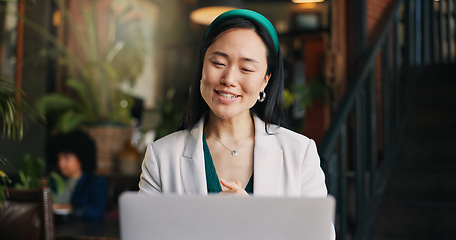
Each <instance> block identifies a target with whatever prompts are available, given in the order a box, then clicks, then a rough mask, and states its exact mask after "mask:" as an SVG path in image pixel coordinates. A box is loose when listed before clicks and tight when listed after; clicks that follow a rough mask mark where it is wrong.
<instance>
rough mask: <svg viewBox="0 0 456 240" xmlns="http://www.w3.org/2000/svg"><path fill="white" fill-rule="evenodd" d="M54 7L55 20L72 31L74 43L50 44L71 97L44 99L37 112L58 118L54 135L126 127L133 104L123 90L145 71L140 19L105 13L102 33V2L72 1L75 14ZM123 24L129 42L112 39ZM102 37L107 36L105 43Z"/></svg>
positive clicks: (60, 95) (61, 95)
mask: <svg viewBox="0 0 456 240" xmlns="http://www.w3.org/2000/svg"><path fill="white" fill-rule="evenodd" d="M56 4H57V6H58V13H60V14H57V16H62V20H64V22H65V23H66V25H67V26H68V36H67V38H68V39H70V40H71V43H63V42H62V41H61V40H59V39H55V38H54V39H52V40H53V42H54V43H56V46H57V48H58V49H59V50H60V53H61V55H60V56H59V62H60V63H61V64H62V65H64V66H65V67H66V69H67V71H65V75H66V76H64V78H65V79H66V80H65V82H66V86H67V90H68V91H67V92H60V93H51V94H49V95H46V96H44V97H43V98H42V99H41V100H40V101H39V103H38V105H37V106H38V109H39V111H40V112H41V113H43V114H45V115H47V116H53V117H54V118H55V119H54V120H55V122H54V123H55V124H54V130H55V131H59V132H68V131H71V130H73V129H75V128H77V127H80V126H81V125H93V124H100V123H115V124H128V123H129V121H130V120H131V115H130V108H131V107H132V102H131V99H130V98H128V97H127V96H126V95H125V94H123V93H122V92H121V91H119V86H120V84H122V83H124V82H128V83H129V84H131V85H133V84H134V83H135V80H136V78H137V77H138V76H139V74H140V73H141V72H142V67H143V65H144V53H145V49H144V46H145V45H144V42H143V41H144V38H143V36H142V34H141V31H140V29H137V24H135V21H137V19H134V18H133V19H126V18H125V17H124V15H126V14H131V13H130V12H129V9H120V10H119V9H117V10H116V11H114V10H113V11H107V12H106V14H108V16H109V17H108V19H104V20H105V21H106V22H107V25H106V26H104V27H105V31H104V32H103V31H101V29H100V28H101V27H100V24H99V21H98V20H99V12H100V9H99V1H82V0H78V1H72V3H70V4H71V5H70V7H71V8H69V7H68V6H66V5H65V4H63V3H62V2H61V1H56ZM75 14H76V15H78V14H79V16H78V17H75V16H74V15H75ZM80 18H81V19H82V20H80V21H78V20H77V19H80ZM119 22H122V25H123V26H124V28H125V29H127V31H128V34H125V35H128V37H126V36H123V37H112V36H113V35H115V30H113V29H115V25H116V24H118V23H119ZM62 25H63V24H62ZM100 32H103V33H104V34H105V35H107V37H104V38H103V39H104V40H101V39H102V38H101V36H100ZM69 44H71V46H69Z"/></svg>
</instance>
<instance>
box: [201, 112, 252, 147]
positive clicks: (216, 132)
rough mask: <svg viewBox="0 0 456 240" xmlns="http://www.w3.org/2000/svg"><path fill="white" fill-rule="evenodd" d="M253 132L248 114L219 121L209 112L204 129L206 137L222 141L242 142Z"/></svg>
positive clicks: (219, 119)
mask: <svg viewBox="0 0 456 240" xmlns="http://www.w3.org/2000/svg"><path fill="white" fill-rule="evenodd" d="M253 131H255V126H254V122H253V118H252V116H250V113H248V114H243V115H241V116H236V117H234V118H230V119H221V118H219V117H217V116H216V115H215V114H214V113H212V112H211V113H210V114H209V119H208V121H207V123H206V125H205V127H204V132H205V134H206V137H208V136H214V137H216V138H218V139H220V140H222V141H223V140H230V141H239V140H243V139H245V138H246V137H248V136H250V135H251V134H252V132H253Z"/></svg>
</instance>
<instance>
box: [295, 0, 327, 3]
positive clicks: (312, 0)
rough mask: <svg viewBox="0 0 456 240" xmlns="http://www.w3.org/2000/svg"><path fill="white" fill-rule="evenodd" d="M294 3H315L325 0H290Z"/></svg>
mask: <svg viewBox="0 0 456 240" xmlns="http://www.w3.org/2000/svg"><path fill="white" fill-rule="evenodd" d="M291 1H292V2H294V3H317V2H324V1H325V0H291Z"/></svg>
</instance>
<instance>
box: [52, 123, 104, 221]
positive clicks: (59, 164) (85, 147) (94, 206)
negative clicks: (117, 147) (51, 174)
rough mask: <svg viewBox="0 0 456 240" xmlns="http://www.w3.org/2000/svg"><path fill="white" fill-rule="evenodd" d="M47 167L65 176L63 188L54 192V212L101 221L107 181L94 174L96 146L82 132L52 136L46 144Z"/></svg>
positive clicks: (53, 186)
mask: <svg viewBox="0 0 456 240" xmlns="http://www.w3.org/2000/svg"><path fill="white" fill-rule="evenodd" d="M47 152H48V158H49V160H50V164H51V166H54V167H56V168H57V170H58V172H59V173H60V174H61V175H62V176H63V177H64V178H65V181H66V186H65V189H64V190H63V191H60V192H56V191H55V189H56V187H55V185H53V184H52V183H51V186H52V188H53V190H54V193H55V197H54V199H53V202H54V203H53V209H54V212H55V213H71V214H72V215H73V216H75V217H76V218H80V219H91V220H102V219H103V214H104V211H105V208H106V202H107V182H106V180H105V179H104V178H102V177H99V176H96V175H95V174H94V171H95V169H96V162H97V161H96V146H95V142H94V140H93V139H92V138H91V137H90V136H89V135H88V134H87V133H85V132H83V131H73V132H70V133H65V134H59V135H57V136H55V137H53V138H52V139H51V140H50V141H49V143H48V146H47Z"/></svg>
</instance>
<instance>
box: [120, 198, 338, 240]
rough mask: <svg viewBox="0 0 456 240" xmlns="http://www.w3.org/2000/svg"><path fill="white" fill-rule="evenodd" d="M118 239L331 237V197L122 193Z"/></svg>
mask: <svg viewBox="0 0 456 240" xmlns="http://www.w3.org/2000/svg"><path fill="white" fill-rule="evenodd" d="M119 208H120V235H121V240H145V239H148V240H149V239H153V240H168V239H172V240H177V239H179V240H180V239H190V240H192V239H198V240H209V239H210V240H214V239H217V240H218V239H220V240H224V239H230V240H233V239H235V240H244V239H246V240H247V239H248V240H257V239H261V240H268V239H274V240H277V239H290V240H291V239H300V240H302V239H311V240H318V239H332V238H334V229H333V225H332V221H333V218H334V208H335V201H334V198H332V197H331V196H328V197H326V198H294V197H281V198H278V197H226V196H223V197H222V196H217V195H209V196H170V195H145V194H138V193H136V192H126V193H123V194H122V195H121V196H120V199H119Z"/></svg>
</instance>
